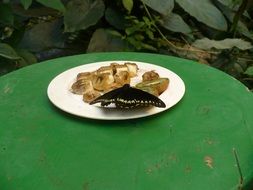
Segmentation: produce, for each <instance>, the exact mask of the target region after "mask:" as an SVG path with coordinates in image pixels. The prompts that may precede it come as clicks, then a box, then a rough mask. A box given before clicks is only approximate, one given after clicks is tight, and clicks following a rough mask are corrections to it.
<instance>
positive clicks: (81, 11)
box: [64, 0, 105, 32]
mask: <svg viewBox="0 0 253 190" xmlns="http://www.w3.org/2000/svg"><path fill="white" fill-rule="evenodd" d="M104 10H105V5H104V2H103V1H102V0H94V1H93V0H72V1H69V3H68V4H67V7H66V13H65V15H64V25H65V29H64V31H65V32H74V31H78V30H84V29H86V28H88V27H90V26H92V25H95V24H96V23H97V22H98V20H99V19H100V18H101V17H102V16H103V15H104Z"/></svg>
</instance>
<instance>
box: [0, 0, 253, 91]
mask: <svg viewBox="0 0 253 190" xmlns="http://www.w3.org/2000/svg"><path fill="white" fill-rule="evenodd" d="M252 41H253V1H252V0H114V1H112V0H2V1H0V76H1V75H4V74H6V73H8V72H11V71H13V70H16V69H19V68H22V67H25V66H27V65H30V64H34V63H36V62H40V61H43V60H47V59H52V58H56V57H61V56H67V55H75V54H81V53H90V52H109V51H114V52H115V51H135V52H151V53H160V54H167V55H173V56H178V57H181V58H187V59H191V60H196V61H198V62H200V63H202V64H208V65H210V66H212V67H216V68H218V69H220V70H222V71H224V72H226V73H228V74H230V75H232V76H233V77H235V78H237V79H238V80H240V81H241V82H242V83H244V84H245V85H246V86H248V88H249V89H251V90H252V89H253V47H252Z"/></svg>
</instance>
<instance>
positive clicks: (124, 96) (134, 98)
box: [90, 84, 166, 109]
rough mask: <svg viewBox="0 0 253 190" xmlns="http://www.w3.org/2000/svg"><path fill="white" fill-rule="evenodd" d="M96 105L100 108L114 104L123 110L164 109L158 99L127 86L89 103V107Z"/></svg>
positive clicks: (163, 104) (163, 105) (162, 103)
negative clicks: (140, 108)
mask: <svg viewBox="0 0 253 190" xmlns="http://www.w3.org/2000/svg"><path fill="white" fill-rule="evenodd" d="M96 103H101V106H108V105H109V104H111V103H114V104H115V106H116V107H117V108H124V109H125V108H126V109H129V108H136V107H147V106H156V107H161V108H164V107H166V105H165V103H164V102H163V101H162V100H161V99H159V98H158V97H156V96H154V95H152V94H150V93H148V92H145V91H143V90H140V89H138V88H133V87H130V85H129V84H125V85H124V86H122V87H120V88H117V89H114V90H112V91H110V92H107V93H105V94H103V95H102V96H100V97H98V98H96V99H95V100H93V101H91V102H90V104H91V105H92V104H96Z"/></svg>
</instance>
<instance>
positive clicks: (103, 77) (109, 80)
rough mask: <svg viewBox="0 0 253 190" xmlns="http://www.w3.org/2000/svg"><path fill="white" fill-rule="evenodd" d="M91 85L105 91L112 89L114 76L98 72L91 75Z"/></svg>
mask: <svg viewBox="0 0 253 190" xmlns="http://www.w3.org/2000/svg"><path fill="white" fill-rule="evenodd" d="M92 85H93V88H94V89H95V90H99V91H107V90H109V89H112V87H113V86H114V85H115V84H114V77H113V75H112V74H110V73H102V74H101V73H100V74H97V75H94V76H93V77H92Z"/></svg>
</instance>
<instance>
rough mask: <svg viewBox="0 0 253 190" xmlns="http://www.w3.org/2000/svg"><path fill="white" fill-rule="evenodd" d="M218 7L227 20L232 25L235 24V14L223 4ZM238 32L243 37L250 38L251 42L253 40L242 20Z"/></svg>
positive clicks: (239, 22) (252, 35)
mask: <svg viewBox="0 0 253 190" xmlns="http://www.w3.org/2000/svg"><path fill="white" fill-rule="evenodd" d="M218 7H219V9H220V10H221V11H222V13H223V14H224V15H225V16H226V18H227V19H228V20H229V21H230V22H231V23H233V19H234V16H235V12H234V11H232V10H231V9H229V8H228V7H226V6H225V5H222V4H218ZM236 30H237V31H238V32H239V33H241V34H242V35H244V36H246V37H247V38H250V39H251V40H253V34H251V33H250V31H249V30H248V28H247V26H246V25H245V24H244V23H243V22H242V21H240V20H239V21H238V23H237V28H236Z"/></svg>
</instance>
